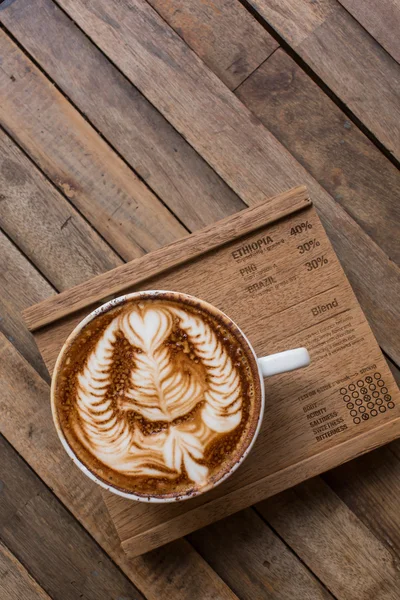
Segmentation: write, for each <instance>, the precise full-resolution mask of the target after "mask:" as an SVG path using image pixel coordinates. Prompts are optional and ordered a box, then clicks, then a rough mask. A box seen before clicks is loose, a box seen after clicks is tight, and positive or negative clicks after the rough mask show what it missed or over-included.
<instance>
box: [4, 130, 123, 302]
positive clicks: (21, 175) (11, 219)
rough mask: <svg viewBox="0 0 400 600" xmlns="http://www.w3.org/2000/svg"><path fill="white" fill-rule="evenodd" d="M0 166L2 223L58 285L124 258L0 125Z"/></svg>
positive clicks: (72, 282) (75, 281) (64, 285)
mask: <svg viewBox="0 0 400 600" xmlns="http://www.w3.org/2000/svg"><path fill="white" fill-rule="evenodd" d="M0 169H1V174H2V188H1V189H2V192H1V194H2V200H1V202H0V219H1V226H2V228H3V229H4V231H5V232H6V233H7V235H8V236H9V237H10V238H11V239H12V240H13V241H14V243H16V244H17V245H18V246H19V247H20V248H21V250H22V251H23V252H24V253H26V254H27V255H28V256H29V257H30V258H31V260H32V262H33V263H34V264H35V266H36V267H37V268H38V269H40V271H41V272H42V273H43V274H44V275H45V277H46V278H47V279H48V280H50V281H51V282H52V283H53V285H54V286H55V287H56V288H57V289H59V290H60V289H65V288H67V287H70V286H71V285H75V284H78V283H81V282H83V281H85V280H86V279H89V278H90V277H93V276H94V275H98V274H100V273H102V272H104V271H107V270H109V269H111V268H113V267H116V266H118V265H120V264H121V263H122V260H121V259H120V258H119V256H118V255H117V254H116V253H115V252H114V250H112V248H110V246H108V244H107V243H106V242H105V241H104V240H103V239H102V238H101V237H100V236H99V235H98V234H97V233H96V232H95V231H94V230H93V229H92V227H91V226H90V225H89V224H88V223H87V222H86V221H85V220H84V219H83V218H82V216H81V215H80V214H79V212H78V211H76V210H75V209H74V208H73V207H72V206H71V205H70V203H69V202H68V200H66V199H65V198H64V197H63V196H61V194H60V193H59V192H58V191H57V189H56V188H55V187H54V186H53V185H52V184H51V183H49V181H47V179H46V178H45V177H44V176H43V175H42V173H40V171H38V170H37V169H36V168H35V167H34V165H32V163H31V161H30V160H29V159H28V158H27V157H26V156H25V155H24V154H23V152H22V151H21V150H20V149H19V148H18V147H17V146H16V145H15V143H14V142H13V141H12V140H11V139H10V138H9V137H8V136H7V135H6V134H5V133H4V132H3V131H1V130H0Z"/></svg>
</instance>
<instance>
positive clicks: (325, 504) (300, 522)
mask: <svg viewBox="0 0 400 600" xmlns="http://www.w3.org/2000/svg"><path fill="white" fill-rule="evenodd" d="M381 501H382V500H381V499H380V501H379V503H378V504H379V505H381ZM256 508H257V511H258V512H259V513H260V514H261V515H262V516H263V517H264V518H265V519H266V521H267V522H268V523H270V524H271V526H272V527H273V528H274V530H275V531H277V532H278V534H279V535H281V536H282V537H283V538H284V539H286V540H288V541H289V544H290V545H291V547H292V548H293V549H294V551H295V552H296V553H297V554H298V556H301V558H302V560H303V561H304V562H305V564H306V565H308V566H310V567H311V568H312V570H313V572H314V573H315V574H317V576H318V577H319V578H320V579H322V581H324V583H325V585H326V586H327V588H328V589H329V590H330V591H331V592H332V594H333V595H334V596H335V597H337V598H342V597H343V598H354V600H365V599H366V598H371V597H376V598H379V599H380V600H389V599H390V600H396V599H397V597H398V590H399V586H400V572H399V569H398V566H397V558H396V554H395V553H394V552H393V550H392V549H391V548H389V547H388V546H387V545H386V544H385V543H384V542H382V541H380V540H378V538H377V537H375V535H374V534H373V533H372V532H371V531H370V530H369V529H368V528H367V527H366V526H365V525H364V524H363V523H362V522H361V521H360V520H359V519H358V518H357V517H356V516H355V515H354V513H352V512H351V510H350V509H349V508H348V506H347V505H346V504H345V503H344V502H342V501H341V500H340V499H339V498H338V497H337V496H336V495H335V493H333V492H332V490H331V489H330V488H329V487H328V486H327V485H326V484H325V483H324V482H323V481H322V480H321V479H314V480H312V481H310V482H308V483H307V484H306V485H303V484H302V485H300V486H297V487H296V488H294V489H293V490H288V491H287V492H284V493H283V494H280V495H279V496H276V497H275V498H271V499H269V500H266V501H265V502H263V503H261V504H259V505H257V507H256ZM376 508H377V507H376ZM338 532H340V534H339V535H338Z"/></svg>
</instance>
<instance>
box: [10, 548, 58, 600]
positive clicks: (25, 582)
mask: <svg viewBox="0 0 400 600" xmlns="http://www.w3.org/2000/svg"><path fill="white" fill-rule="evenodd" d="M0 581H1V588H2V591H1V593H2V598H3V600H51V599H50V596H48V595H47V594H46V592H45V591H44V590H43V589H42V588H41V587H40V586H39V585H38V584H37V583H36V581H35V580H34V579H32V577H31V576H30V575H29V573H28V572H27V570H26V569H25V568H24V567H23V566H22V565H21V563H20V562H19V560H18V559H17V558H16V557H15V556H14V555H13V554H12V552H10V551H9V550H8V548H6V546H5V545H4V544H3V543H2V542H0Z"/></svg>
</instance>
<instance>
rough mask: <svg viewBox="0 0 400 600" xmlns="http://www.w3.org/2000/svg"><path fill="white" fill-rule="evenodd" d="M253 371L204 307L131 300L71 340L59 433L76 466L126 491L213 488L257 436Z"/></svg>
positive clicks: (60, 394)
mask: <svg viewBox="0 0 400 600" xmlns="http://www.w3.org/2000/svg"><path fill="white" fill-rule="evenodd" d="M253 363H254V359H253V361H252V360H251V357H250V356H249V353H248V352H247V353H246V352H245V351H244V346H243V344H241V343H240V340H239V339H238V333H237V332H233V331H232V328H229V327H228V326H227V324H226V323H224V322H221V320H219V319H218V318H217V317H216V316H215V315H212V314H210V313H209V312H207V311H204V309H203V308H202V307H201V306H195V305H194V306H191V305H189V304H185V303H184V302H177V301H174V300H169V299H165V298H159V297H156V298H148V299H146V298H145V297H144V298H140V300H137V301H134V302H133V301H131V302H129V301H128V302H126V303H125V304H123V305H122V306H120V307H116V308H114V309H112V310H110V311H108V312H106V313H105V314H103V315H100V316H98V317H96V318H95V319H94V321H92V322H90V323H89V324H88V325H87V326H86V327H85V328H84V329H83V330H82V331H81V332H80V335H79V336H78V337H77V338H76V339H75V340H74V342H72V344H71V347H70V348H69V350H68V352H67V355H66V358H65V359H64V364H63V365H62V370H61V371H60V374H61V376H60V377H59V378H58V381H57V390H56V391H57V400H58V403H57V410H58V417H59V421H60V425H61V427H62V429H63V432H64V434H65V436H66V439H67V441H68V444H69V445H70V446H71V448H72V449H73V451H74V453H75V454H76V455H77V456H78V458H79V459H80V460H81V461H82V462H83V463H84V464H86V465H87V466H88V468H90V469H91V470H92V471H93V472H94V473H95V474H96V475H97V476H98V477H100V478H101V479H103V480H104V481H106V482H107V483H111V484H112V485H113V486H117V487H119V488H120V489H123V490H127V491H132V492H134V493H135V494H137V495H152V496H157V495H158V496H160V497H166V496H169V495H179V494H181V493H187V491H188V490H196V489H199V488H203V487H208V486H209V485H211V484H212V482H215V481H216V480H218V479H219V478H220V477H221V476H222V475H223V473H224V472H226V471H227V470H228V469H229V467H230V466H231V465H232V464H234V463H233V461H235V459H236V460H237V458H238V457H240V455H241V454H242V453H243V449H244V448H245V446H246V444H247V443H248V441H249V440H250V438H251V434H252V432H253V431H254V427H255V418H256V416H257V410H259V406H258V404H257V401H258V400H259V398H258V394H257V385H259V383H256V384H255V383H254V382H255V377H256V378H257V380H258V374H257V373H256V372H255V366H254V364H253Z"/></svg>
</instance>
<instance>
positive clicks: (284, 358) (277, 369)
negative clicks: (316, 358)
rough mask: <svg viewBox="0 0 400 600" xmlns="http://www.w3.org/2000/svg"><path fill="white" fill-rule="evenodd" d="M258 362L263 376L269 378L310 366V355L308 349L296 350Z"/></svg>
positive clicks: (266, 357)
mask: <svg viewBox="0 0 400 600" xmlns="http://www.w3.org/2000/svg"><path fill="white" fill-rule="evenodd" d="M257 361H258V365H259V367H260V370H261V373H262V376H263V377H269V376H270V375H277V374H278V373H285V372H286V371H294V370H295V369H301V368H302V367H307V366H308V365H309V364H310V355H309V354H308V350H307V349H306V348H295V349H294V350H286V351H285V352H278V354H270V355H269V356H263V357H262V358H258V359H257Z"/></svg>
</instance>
